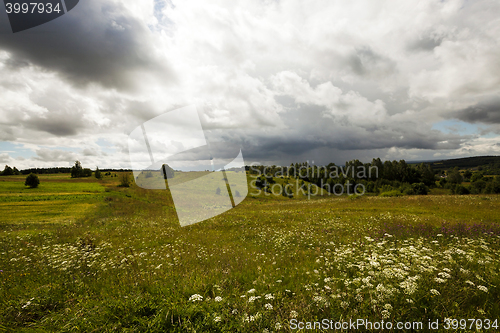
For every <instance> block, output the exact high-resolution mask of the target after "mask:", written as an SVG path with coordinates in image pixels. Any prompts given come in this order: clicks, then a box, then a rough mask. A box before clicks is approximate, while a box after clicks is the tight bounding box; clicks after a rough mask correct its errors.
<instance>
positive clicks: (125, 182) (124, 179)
mask: <svg viewBox="0 0 500 333" xmlns="http://www.w3.org/2000/svg"><path fill="white" fill-rule="evenodd" d="M130 184H132V180H131V179H130V175H129V174H128V173H122V175H121V176H120V185H118V186H120V187H130Z"/></svg>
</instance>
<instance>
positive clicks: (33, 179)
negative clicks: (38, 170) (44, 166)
mask: <svg viewBox="0 0 500 333" xmlns="http://www.w3.org/2000/svg"><path fill="white" fill-rule="evenodd" d="M39 184H40V180H39V179H38V176H37V175H35V174H34V173H30V174H29V175H28V177H26V181H25V182H24V185H25V186H29V187H31V188H36V187H38V185H39Z"/></svg>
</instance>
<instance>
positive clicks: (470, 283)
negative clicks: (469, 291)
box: [465, 280, 476, 287]
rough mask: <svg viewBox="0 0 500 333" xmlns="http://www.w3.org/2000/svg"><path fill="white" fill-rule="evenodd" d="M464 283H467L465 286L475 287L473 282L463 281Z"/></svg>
mask: <svg viewBox="0 0 500 333" xmlns="http://www.w3.org/2000/svg"><path fill="white" fill-rule="evenodd" d="M465 283H467V284H469V285H471V286H473V287H475V286H476V285H475V284H474V282H472V281H470V280H467V281H465Z"/></svg>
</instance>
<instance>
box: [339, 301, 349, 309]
mask: <svg viewBox="0 0 500 333" xmlns="http://www.w3.org/2000/svg"><path fill="white" fill-rule="evenodd" d="M340 306H341V307H342V309H344V310H345V309H347V308H348V307H349V302H346V301H342V303H340Z"/></svg>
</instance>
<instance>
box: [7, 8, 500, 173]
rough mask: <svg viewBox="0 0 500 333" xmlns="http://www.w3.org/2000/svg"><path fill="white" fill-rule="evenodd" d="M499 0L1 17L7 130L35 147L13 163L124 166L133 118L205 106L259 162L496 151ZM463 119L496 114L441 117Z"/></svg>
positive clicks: (210, 120)
mask: <svg viewBox="0 0 500 333" xmlns="http://www.w3.org/2000/svg"><path fill="white" fill-rule="evenodd" d="M499 11H500V3H496V2H490V1H486V0H480V1H474V2H468V1H465V0H447V1H440V2H436V1H433V0H424V1H417V0H410V1H408V2H405V3H404V4H403V3H394V2H384V1H382V2H377V3H373V2H370V1H366V0H357V1H352V2H349V3H342V4H341V3H336V2H332V1H327V0H313V1H310V2H308V5H307V6H303V4H302V3H301V2H300V1H298V0H285V1H260V2H255V1H245V0H244V1H238V2H234V1H230V0H222V1H219V2H216V3H213V2H206V1H201V0H199V1H198V0H195V1H180V0H171V1H170V0H155V1H153V0H145V1H141V2H138V1H133V0H121V1H118V0H107V1H97V0H86V1H80V3H79V4H78V6H76V7H75V8H74V9H73V10H72V11H71V12H69V13H67V14H66V15H64V16H62V17H60V18H58V19H56V20H53V21H51V22H48V23H46V24H43V25H40V26H38V27H35V28H33V29H30V30H26V31H22V32H19V33H16V34H13V33H12V31H11V30H10V26H9V24H8V20H7V16H6V15H0V101H1V104H0V116H1V119H2V120H1V121H0V140H3V141H8V142H12V143H16V144H20V145H22V146H23V147H24V149H27V150H31V151H32V152H33V155H34V157H32V156H27V157H26V160H25V161H21V160H16V163H17V162H18V163H19V167H22V165H33V164H37V165H38V164H39V165H43V166H45V165H59V164H60V163H61V161H62V163H63V164H65V163H66V164H67V163H70V162H71V161H72V160H73V159H80V160H81V161H82V163H84V164H85V163H90V164H91V165H92V166H93V165H99V167H118V168H126V167H129V166H130V163H129V158H128V153H127V144H126V142H127V137H128V135H129V134H130V132H131V131H132V130H133V129H134V128H137V126H139V125H140V124H142V123H144V122H146V121H148V120H149V119H152V118H154V117H156V116H158V115H161V114H163V113H165V112H168V111H171V110H175V109H177V108H180V107H183V106H186V105H191V104H195V105H196V106H197V108H198V111H199V113H200V121H201V123H202V125H203V127H204V129H205V130H206V131H207V133H206V135H210V136H211V137H213V138H215V139H217V140H218V141H226V142H230V143H232V144H237V145H240V146H241V147H242V149H243V155H244V156H245V157H248V158H249V159H251V161H258V162H261V163H272V164H281V163H283V164H288V163H290V162H296V161H300V160H307V159H309V160H312V159H314V160H315V161H316V162H317V163H328V162H335V163H343V162H345V160H347V159H350V158H359V159H361V160H371V158H374V157H381V158H382V159H394V158H395V159H410V160H424V159H433V158H446V157H461V156H468V155H481V154H487V155H498V154H500V146H499V145H498V143H499V141H500V139H499V138H498V135H499V134H500V126H499V124H500V112H499V107H500V97H499V96H500V61H499V59H500V46H499V45H500V43H498V42H499V39H500V37H499V36H500V21H498V19H497V13H498V12H499ZM453 119H455V120H460V121H464V122H467V123H477V124H481V125H484V126H487V127H486V128H479V127H478V130H477V133H472V134H471V132H470V131H468V132H467V133H465V132H463V133H462V132H460V131H451V132H450V131H447V130H446V129H444V128H443V127H439V126H438V127H436V126H435V125H436V124H439V123H440V122H443V121H450V120H453ZM492 134H493V135H497V136H494V137H491V136H492ZM5 158H8V157H5V156H4V159H5Z"/></svg>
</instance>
